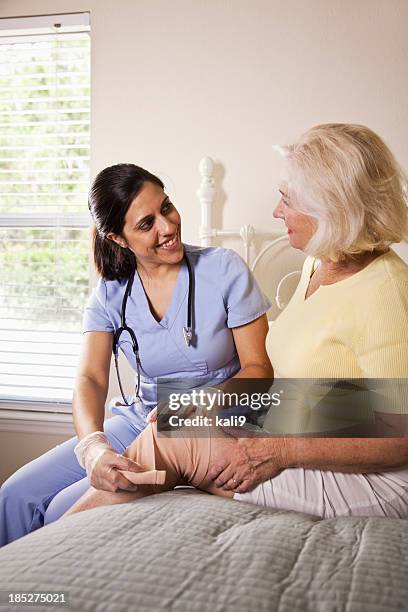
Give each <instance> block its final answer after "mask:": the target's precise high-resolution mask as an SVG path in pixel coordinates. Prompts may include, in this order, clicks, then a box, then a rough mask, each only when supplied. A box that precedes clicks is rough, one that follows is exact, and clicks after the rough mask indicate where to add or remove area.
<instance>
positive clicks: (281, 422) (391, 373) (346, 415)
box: [264, 251, 408, 433]
mask: <svg viewBox="0 0 408 612" xmlns="http://www.w3.org/2000/svg"><path fill="white" fill-rule="evenodd" d="M313 262H314V260H313V258H308V259H307V260H306V261H305V264H304V266H303V271H302V276H301V279H300V282H299V285H298V287H297V289H296V291H295V293H294V295H293V297H292V299H291V301H290V302H289V304H288V306H287V307H286V308H285V310H284V311H283V312H282V313H281V314H280V316H279V317H278V319H277V320H276V321H275V322H274V323H273V324H272V327H271V329H270V332H269V335H268V338H267V350H268V354H269V357H270V359H271V362H272V365H273V367H274V370H275V378H277V379H278V378H285V379H296V380H293V381H292V383H293V384H292V386H291V384H289V386H288V382H289V381H286V383H285V385H286V386H285V392H284V395H283V399H284V401H283V403H282V404H281V408H282V409H283V410H274V411H273V410H272V411H270V413H269V414H268V416H267V417H266V420H265V423H264V428H265V429H266V430H267V431H270V432H272V431H274V432H280V433H285V432H286V433H300V432H303V433H307V432H317V431H330V430H336V429H342V428H344V427H348V426H350V425H355V424H357V423H362V422H365V421H366V420H367V419H368V420H372V418H373V411H375V412H377V411H378V412H387V413H390V412H391V413H400V414H401V413H403V414H406V413H407V412H408V390H407V382H408V381H407V380H404V381H396V380H389V381H388V382H385V381H382V382H381V381H372V383H370V384H369V387H370V389H371V391H370V392H369V393H366V392H358V393H356V392H354V391H350V390H348V389H347V387H345V388H344V387H343V388H341V387H340V388H339V389H337V387H335V388H334V391H333V380H334V381H336V380H343V379H353V378H354V379H356V378H357V379H363V378H365V379H367V378H371V379H372V378H376V379H384V378H387V379H396V378H399V379H408V265H407V264H405V263H404V261H403V260H402V259H400V257H398V255H397V254H396V253H395V252H394V251H388V252H387V253H384V254H383V255H381V256H379V257H377V258H376V259H375V260H374V261H373V262H371V263H370V264H369V265H368V266H367V267H366V268H364V269H363V270H361V271H360V272H357V273H356V274H354V275H353V276H350V277H348V278H346V279H344V280H342V281H339V282H337V283H334V284H333V285H324V286H321V287H319V288H318V289H317V291H316V292H315V293H313V294H312V295H311V296H310V297H309V298H308V299H307V300H305V294H306V290H307V287H308V284H309V279H310V276H311V273H312V268H313ZM302 379H307V380H302ZM310 379H312V380H310ZM321 379H330V381H328V384H327V386H326V385H325V384H322V381H321ZM282 382H283V381H282ZM275 383H276V384H279V383H278V381H275ZM315 383H316V384H315ZM362 383H363V381H362ZM362 388H364V384H362ZM372 391H373V392H372ZM321 400H324V401H321Z"/></svg>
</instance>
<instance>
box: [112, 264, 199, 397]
mask: <svg viewBox="0 0 408 612" xmlns="http://www.w3.org/2000/svg"><path fill="white" fill-rule="evenodd" d="M184 261H185V262H186V266H187V270H188V301H187V325H186V326H185V327H183V336H184V342H185V343H186V346H187V347H189V346H190V345H191V341H192V339H193V328H192V320H193V290H194V280H193V271H192V269H191V264H190V262H189V260H188V257H187V255H186V253H185V252H184ZM135 274H136V270H135V271H134V272H133V273H132V274H131V276H130V277H129V280H128V282H127V285H126V289H125V293H124V295H123V300H122V307H121V314H120V327H118V329H117V330H116V331H115V334H114V336H113V345H112V353H113V356H114V358H115V369H116V376H117V378H118V383H119V389H120V392H121V394H122V398H123V401H124V403H125V404H124V405H125V406H131V405H132V403H136V402H137V403H140V402H141V401H142V400H141V398H140V395H139V391H140V369H141V367H142V366H141V363H140V356H139V344H138V342H137V338H136V334H135V332H134V331H133V329H132V328H131V327H129V325H127V323H126V305H127V301H128V297H129V295H130V292H131V291H132V285H133V280H134V278H135ZM123 332H127V333H128V334H129V336H130V339H131V343H132V350H133V354H134V356H135V359H136V386H135V399H134V402H132V403H131V404H129V403H128V401H127V399H126V397H125V394H124V391H123V387H122V381H121V379H120V374H119V363H118V359H119V339H120V336H121V334H122V333H123Z"/></svg>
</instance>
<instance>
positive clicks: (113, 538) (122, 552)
mask: <svg viewBox="0 0 408 612" xmlns="http://www.w3.org/2000/svg"><path fill="white" fill-rule="evenodd" d="M407 553H408V521H406V520H401V519H381V518H378V519H377V518H370V519H367V518H351V517H347V518H337V519H326V520H319V519H317V518H314V517H310V516H307V515H304V514H298V513H295V512H287V511H277V510H273V509H270V508H261V507H257V506H253V505H251V504H246V503H241V502H237V501H232V500H229V499H222V498H217V497H213V496H210V495H206V494H204V493H199V492H198V491H194V490H176V491H172V492H169V493H163V494H161V495H155V496H152V497H148V498H145V499H143V500H140V501H136V502H133V503H129V504H122V505H116V506H109V507H104V508H95V509H94V510H90V511H88V512H83V513H80V514H77V515H74V516H71V517H68V518H65V519H62V520H60V521H57V522H56V523H53V524H51V525H48V526H47V527H44V528H43V529H40V530H38V531H36V532H34V533H31V534H30V535H28V536H26V537H25V538H22V539H21V540H18V541H16V542H13V543H12V544H9V545H8V546H6V547H4V548H2V549H0V590H3V591H4V590H8V591H10V590H12V591H13V592H17V591H22V592H29V591H34V592H53V593H56V592H63V593H65V596H66V600H67V604H66V605H64V604H53V605H47V608H45V607H43V608H41V609H42V610H46V609H48V610H51V609H52V610H64V609H66V610H78V611H79V610H81V612H86V611H88V610H89V611H92V612H95V611H112V612H119V611H123V612H128V611H130V610H136V611H138V612H139V611H140V612H144V611H146V612H147V611H149V612H156V611H160V610H174V611H185V612H207V611H208V612H210V611H211V612H214V611H218V610H219V611H224V610H227V611H228V610H231V611H232V610H234V612H239V611H242V612H253V611H254V612H255V611H262V610H265V611H268V612H274V611H276V612H308V611H310V612H320V611H321V612H334V611H336V612H337V611H344V612H357V611H358V612H370V611H372V612H385V610H387V611H388V612H392V611H393V610H408V554H407ZM5 609H7V608H6V607H0V610H5ZM8 609H13V610H25V611H27V610H29V609H31V610H33V609H36V610H37V609H39V608H38V606H33V605H30V606H18V605H13V607H10V608H8Z"/></svg>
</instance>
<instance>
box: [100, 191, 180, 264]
mask: <svg viewBox="0 0 408 612" xmlns="http://www.w3.org/2000/svg"><path fill="white" fill-rule="evenodd" d="M108 237H109V238H111V239H112V240H114V241H115V242H117V243H118V244H119V245H120V246H122V247H128V248H129V249H130V250H131V251H132V252H133V253H134V254H135V256H136V259H137V260H138V262H139V263H141V264H143V263H148V264H162V263H164V264H176V263H179V262H180V261H181V259H182V258H183V245H182V243H181V219H180V215H179V213H178V212H177V210H176V208H175V206H174V204H172V202H171V200H170V198H169V197H168V196H167V195H166V194H165V193H164V191H163V189H162V188H161V187H160V186H159V185H156V184H155V183H150V182H146V183H144V185H143V187H142V189H141V191H140V192H139V194H138V195H137V196H136V197H135V199H134V200H133V201H132V203H131V205H130V206H129V208H128V211H127V213H126V216H125V225H124V227H123V231H122V234H121V236H117V235H116V234H110V235H109V236H108Z"/></svg>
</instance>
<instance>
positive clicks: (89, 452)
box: [74, 431, 112, 474]
mask: <svg viewBox="0 0 408 612" xmlns="http://www.w3.org/2000/svg"><path fill="white" fill-rule="evenodd" d="M107 450H112V446H111V445H110V444H109V440H108V438H107V436H106V434H105V433H104V432H103V431H94V432H92V433H90V434H88V435H87V436H85V437H84V438H82V440H80V441H79V442H78V444H77V445H76V446H75V448H74V453H75V456H76V458H77V459H78V463H79V465H80V466H81V467H82V468H84V470H86V471H87V473H88V474H90V473H91V471H92V470H93V468H94V467H95V464H96V462H97V461H98V459H99V458H100V456H101V455H102V454H103V453H104V452H105V451H107Z"/></svg>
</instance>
